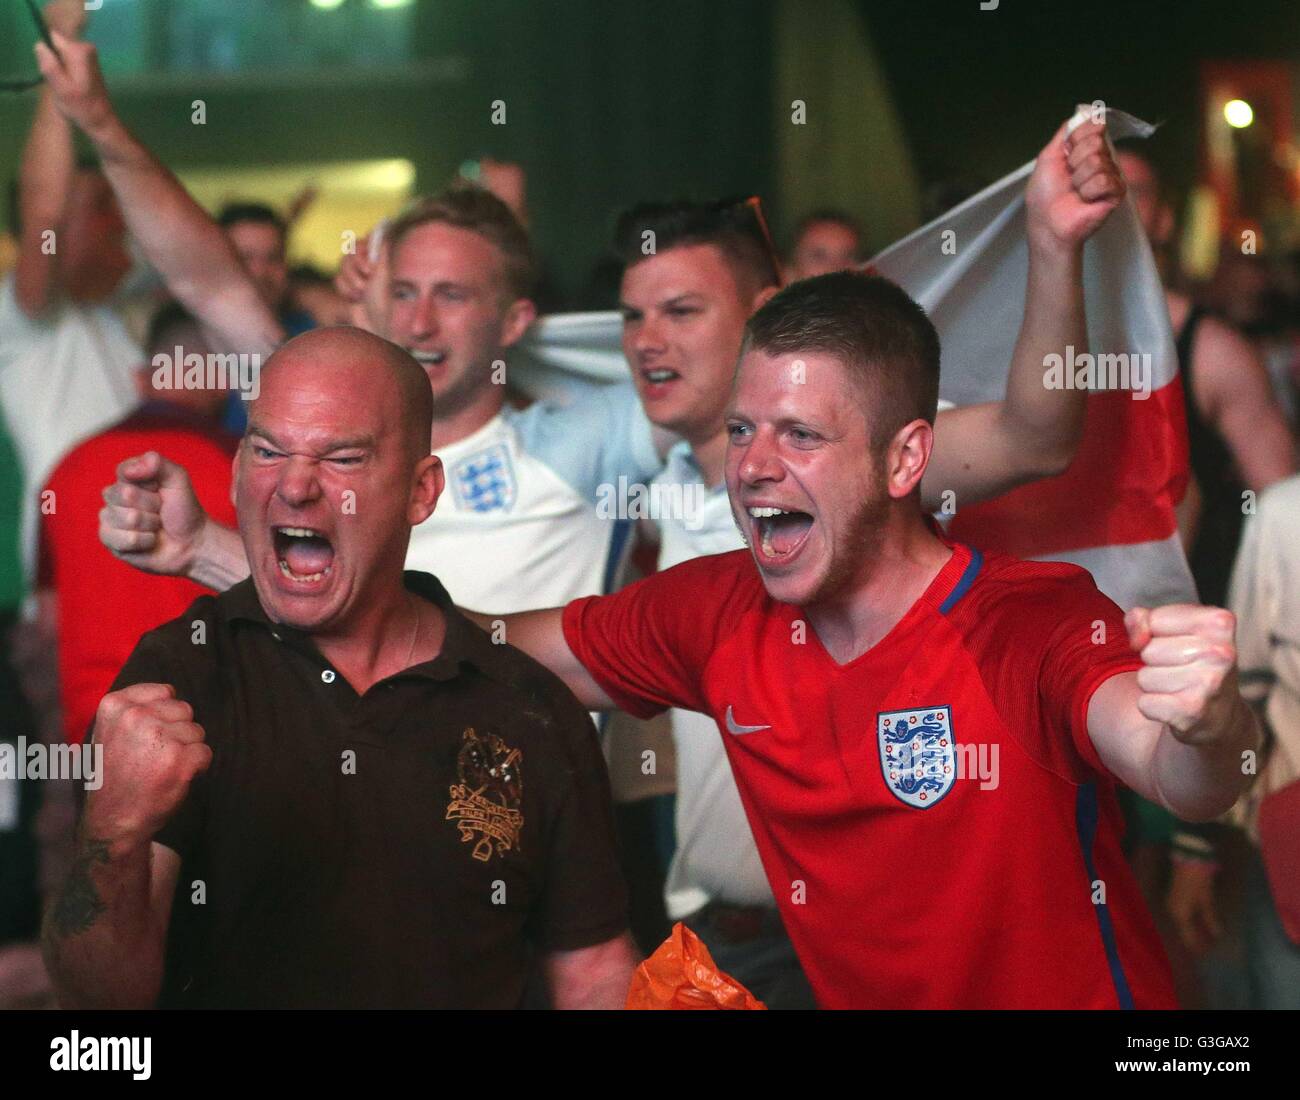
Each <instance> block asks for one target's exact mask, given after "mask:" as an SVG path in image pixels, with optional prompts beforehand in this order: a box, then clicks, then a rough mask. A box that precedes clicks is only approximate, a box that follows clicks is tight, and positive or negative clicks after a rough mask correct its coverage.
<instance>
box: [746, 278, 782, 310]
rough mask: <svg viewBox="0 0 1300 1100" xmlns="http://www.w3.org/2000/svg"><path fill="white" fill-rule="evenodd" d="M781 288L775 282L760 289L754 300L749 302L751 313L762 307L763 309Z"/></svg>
mask: <svg viewBox="0 0 1300 1100" xmlns="http://www.w3.org/2000/svg"><path fill="white" fill-rule="evenodd" d="M780 289H781V288H780V287H779V286H777V285H776V284H775V283H774V284H772V285H771V286H765V287H764V288H763V289H762V290H760V291H759V292H758V293H757V294H755V295H754V300H753V301H752V302H750V304H749V312H750V313H751V314H752V313H757V312H758V311H759V310H760V309H762V308H763V307H764V306H765V305H767V303H768V302H770V301H771V300H772V296H773V295H774V294H776V292H777V291H778V290H780Z"/></svg>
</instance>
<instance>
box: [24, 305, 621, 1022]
mask: <svg viewBox="0 0 1300 1100" xmlns="http://www.w3.org/2000/svg"><path fill="white" fill-rule="evenodd" d="M431 401H432V398H431V395H430V390H429V385H428V381H427V379H426V378H425V375H424V372H423V371H422V370H421V368H420V367H419V365H418V364H417V363H416V362H415V361H414V360H413V359H411V358H410V357H409V356H408V355H407V354H406V353H405V352H403V351H401V349H399V348H397V347H395V346H394V345H391V344H389V343H387V342H386V341H383V340H381V339H379V338H378V337H375V336H371V335H369V334H365V333H362V332H360V331H359V330H353V329H322V330H318V331H316V332H314V333H309V334H307V335H305V336H301V337H299V338H298V339H296V340H293V341H291V342H289V343H288V344H286V345H285V346H284V347H283V348H282V349H281V350H280V351H278V352H277V353H276V354H275V355H274V356H272V358H271V359H270V360H269V361H268V362H267V364H266V366H265V369H264V370H263V372H262V379H261V395H260V397H259V398H258V400H257V402H256V403H255V404H254V406H253V409H252V415H251V418H250V423H249V427H248V432H247V434H246V435H245V437H244V440H243V442H242V444H241V446H240V451H239V455H238V457H237V459H236V462H235V489H234V493H235V504H236V509H237V511H238V516H239V528H240V535H241V537H242V539H243V542H244V546H245V550H246V552H247V555H248V560H249V562H250V564H251V566H252V576H251V577H250V578H249V579H248V580H246V581H244V582H242V583H241V584H238V585H236V586H235V587H234V588H232V589H230V590H229V591H228V592H226V593H224V594H222V595H220V596H217V597H203V598H201V599H199V600H198V601H196V602H195V603H194V605H193V606H192V607H191V608H190V609H189V611H187V612H186V614H185V615H183V616H181V618H180V619H177V620H174V621H173V622H171V623H168V624H166V625H165V626H163V627H161V628H159V629H158V630H156V631H153V632H151V633H150V634H147V635H145V636H144V637H143V638H142V639H141V641H140V643H139V645H138V647H137V648H136V650H135V652H134V653H133V655H132V657H131V659H130V660H129V661H128V662H127V665H126V666H125V668H123V670H122V672H121V674H120V675H119V677H118V679H117V682H116V683H115V685H114V689H115V690H114V691H112V692H111V693H110V694H109V695H107V696H106V697H105V698H104V701H103V703H102V704H101V705H100V708H99V712H98V715H97V718H96V723H95V730H94V739H95V742H96V743H97V744H99V745H102V746H103V748H104V774H105V778H104V783H103V786H102V787H101V788H100V789H99V790H97V791H94V792H91V793H90V794H89V796H88V798H87V802H86V806H85V810H84V813H83V817H82V821H81V825H80V841H79V857H78V859H77V862H76V866H75V867H74V870H73V872H72V874H71V876H70V878H69V881H68V882H67V884H66V887H65V889H64V890H63V892H62V894H61V896H60V897H59V899H58V900H57V901H56V903H55V905H54V906H53V907H52V909H51V912H50V914H49V916H48V918H47V921H46V937H45V938H46V955H47V960H48V962H49V964H50V969H51V971H52V973H53V974H54V976H55V980H56V985H57V988H58V990H59V994H60V999H61V1001H62V1003H63V1004H64V1005H65V1006H122V1007H125V1006H149V1005H154V1004H160V1005H164V1006H177V1007H190V1006H194V1007H209V1006H294V1007H309V1006H310V1007H335V1006H338V1007H342V1006H349V1007H351V1006H362V1007H399V1006H401V1007H407V1006H427V1007H513V1006H517V1005H518V1004H519V1003H520V1001H521V999H522V997H523V992H524V984H525V981H526V978H527V975H528V974H529V972H530V970H531V969H532V968H533V967H534V965H535V964H536V962H537V961H538V960H540V962H541V965H542V970H543V972H544V973H545V974H546V977H547V980H548V984H549V986H550V991H551V997H552V1001H553V1003H554V1004H555V1005H556V1006H557V1007H583V1006H591V1007H616V1006H619V1005H621V1004H622V1003H623V999H624V997H625V995H626V992H627V986H628V981H629V979H630V977H631V973H632V968H633V966H634V963H635V956H634V954H633V949H632V947H631V945H630V941H629V939H628V937H627V934H626V916H625V899H624V896H623V887H622V882H621V880H620V877H619V872H618V866H617V862H616V859H615V854H614V843H613V839H612V829H611V824H610V807H609V799H608V790H607V781H606V776H605V771H604V763H603V760H602V758H601V755H600V750H599V747H598V745H597V742H596V738H595V731H594V729H593V728H592V726H591V722H590V719H589V718H588V716H587V715H586V713H585V712H584V711H583V710H582V709H581V707H579V705H578V704H577V702H576V701H575V700H574V698H573V696H572V695H571V694H569V692H568V691H567V690H566V689H565V688H564V687H563V685H562V684H561V683H560V682H559V680H557V679H556V678H555V677H554V676H552V675H551V674H550V673H549V672H547V671H546V670H545V669H543V668H542V667H541V666H540V665H538V664H536V663H534V662H533V661H532V660H530V659H529V658H527V657H525V656H524V655H523V654H521V653H519V652H518V651H516V650H514V649H512V648H510V647H509V646H504V645H494V644H493V643H492V641H491V640H490V639H489V637H488V636H487V635H486V634H484V633H483V632H482V631H481V630H480V629H479V628H478V627H476V626H474V625H473V624H471V623H470V622H469V621H468V620H466V619H465V618H464V617H462V616H461V615H460V614H459V613H458V612H457V611H456V610H455V609H454V607H453V606H452V602H451V599H450V598H449V597H448V595H447V593H446V592H445V591H444V590H443V588H442V586H441V585H440V584H439V583H438V582H437V580H435V579H434V578H433V577H431V576H429V575H428V574H423V573H415V572H408V573H405V574H404V573H403V568H402V566H403V560H404V558H405V555H406V547H407V542H408V540H409V536H410V530H411V527H412V526H414V525H415V524H418V523H421V522H422V521H423V520H425V519H426V518H427V517H428V516H429V515H430V514H431V513H432V511H433V509H434V507H435V505H436V503H437V500H438V495H439V493H440V492H441V490H442V487H443V475H442V469H441V465H440V464H439V462H438V460H437V458H436V457H433V456H431V455H430V454H429V434H430V424H431V417H432V407H431ZM484 552H485V553H490V552H491V547H490V546H485V547H484Z"/></svg>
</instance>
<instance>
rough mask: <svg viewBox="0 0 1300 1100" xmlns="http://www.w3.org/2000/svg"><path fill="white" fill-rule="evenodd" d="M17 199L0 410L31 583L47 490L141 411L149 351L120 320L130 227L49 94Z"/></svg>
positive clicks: (1, 325)
mask: <svg viewBox="0 0 1300 1100" xmlns="http://www.w3.org/2000/svg"><path fill="white" fill-rule="evenodd" d="M46 17H47V19H48V20H49V21H50V24H51V26H52V27H55V28H61V29H63V30H65V31H66V32H67V33H69V34H75V33H77V32H78V31H79V29H80V26H81V24H82V22H84V18H85V11H84V8H83V7H82V5H81V4H79V3H78V4H66V3H65V4H55V5H50V7H49V9H48V10H47V13H46ZM15 200H16V201H15V202H14V204H13V211H12V215H11V219H12V221H13V222H14V225H13V229H14V233H15V236H16V237H17V238H18V242H19V246H18V262H17V264H16V265H15V267H14V269H13V271H12V272H11V273H9V274H8V275H6V276H5V277H4V279H3V281H0V407H2V408H3V413H4V417H5V427H6V429H7V431H8V433H9V436H10V438H11V439H12V440H13V442H14V446H15V449H16V450H17V452H18V456H19V460H20V462H21V465H22V484H23V510H22V516H21V522H22V541H21V546H22V553H23V561H24V566H25V569H26V572H27V574H28V577H29V578H30V576H31V573H32V567H33V564H34V561H35V550H36V528H37V523H36V521H37V518H38V516H39V511H38V508H39V507H40V504H41V502H40V501H39V500H38V495H39V493H40V489H41V486H43V485H44V484H45V481H46V479H47V478H48V477H49V474H50V472H51V471H52V470H53V469H54V466H55V465H56V464H57V463H58V461H59V459H61V458H62V457H63V455H64V454H65V453H66V452H67V451H68V450H69V449H70V448H71V446H72V445H73V444H74V443H76V442H78V441H79V440H81V439H83V438H84V437H86V436H89V435H93V434H95V433H96V432H97V431H99V430H100V429H101V428H103V427H105V426H106V425H108V424H110V423H113V422H114V421H116V420H120V419H121V418H122V417H123V416H124V415H125V414H126V413H127V412H128V411H130V409H131V408H132V407H133V406H134V405H135V404H137V402H138V397H137V392H136V388H135V373H134V372H135V369H136V367H137V366H138V365H139V362H140V349H139V348H138V347H137V345H136V344H135V342H134V341H133V340H132V339H131V337H130V336H129V335H128V334H127V330H126V328H125V326H124V325H123V322H122V318H121V315H120V313H119V306H120V305H121V303H122V296H123V291H124V287H125V284H126V283H127V275H128V272H129V270H130V268H131V259H130V255H129V253H128V250H127V240H126V225H125V223H124V222H123V220H122V215H121V212H120V210H119V209H118V206H117V202H116V200H115V198H114V196H113V192H112V189H111V188H110V187H109V185H108V182H107V181H106V180H105V178H104V176H103V174H102V173H101V172H100V171H99V169H98V168H96V167H90V166H88V165H85V164H78V162H77V160H76V156H75V152H74V149H73V142H72V129H71V127H70V125H69V124H68V121H67V120H66V119H65V118H64V117H63V116H62V115H61V114H60V113H59V111H58V110H57V109H56V107H55V105H54V102H53V99H52V97H51V94H50V92H49V90H48V89H43V90H42V92H41V95H40V98H39V100H38V101H37V105H36V111H35V114H34V116H33V119H32V128H31V132H30V135H29V137H28V139H27V145H26V148H25V149H24V151H23V160H22V167H21V170H20V174H19V178H18V182H17V191H16V195H15ZM52 503H53V505H54V506H55V507H57V502H52ZM49 506H50V505H49V504H47V505H46V507H47V508H48V507H49Z"/></svg>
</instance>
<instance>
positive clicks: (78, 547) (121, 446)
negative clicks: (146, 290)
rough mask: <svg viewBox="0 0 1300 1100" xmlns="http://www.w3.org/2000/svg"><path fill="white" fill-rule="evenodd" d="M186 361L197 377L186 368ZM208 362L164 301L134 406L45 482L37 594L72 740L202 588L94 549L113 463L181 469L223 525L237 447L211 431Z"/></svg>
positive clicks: (217, 404) (187, 324) (219, 394)
mask: <svg viewBox="0 0 1300 1100" xmlns="http://www.w3.org/2000/svg"><path fill="white" fill-rule="evenodd" d="M196 364H199V365H202V366H203V367H204V375H205V376H204V377H202V378H200V377H199V375H198V373H197V372H195V371H194V370H193V367H194V366H195V365H196ZM215 365H218V361H217V358H214V357H213V356H212V354H211V352H210V349H209V348H208V346H207V344H206V343H205V342H204V338H203V334H202V332H201V331H200V329H199V325H198V322H197V321H195V320H194V318H193V317H191V316H190V315H189V314H188V313H187V312H186V311H185V310H184V309H183V308H182V307H181V306H178V305H175V304H174V303H173V304H168V305H166V306H164V307H163V308H162V310H161V311H159V313H158V314H157V316H156V317H155V318H154V321H153V324H152V325H151V327H150V333H149V339H148V347H147V358H146V360H145V362H144V364H143V365H141V366H140V368H139V371H138V374H137V378H138V380H139V386H140V391H141V394H142V396H143V398H144V404H143V405H141V407H140V408H139V409H137V410H136V411H135V412H133V413H132V414H131V415H129V416H127V417H126V418H125V419H123V420H121V421H119V422H118V423H116V424H114V425H112V426H111V427H109V428H107V429H105V430H104V431H102V432H100V433H99V434H98V435H94V436H92V437H91V438H89V439H87V440H85V441H84V442H82V443H80V444H78V445H77V446H76V447H75V448H73V450H72V451H71V452H70V453H69V454H68V455H67V457H66V458H64V460H63V461H62V462H61V463H60V464H59V466H58V468H57V469H56V470H55V471H54V474H53V475H52V476H51V478H50V480H49V483H48V485H47V486H46V489H47V496H48V497H49V499H51V500H52V501H53V502H54V504H55V508H54V510H52V511H50V512H49V513H47V514H46V515H44V516H43V517H42V530H41V560H40V574H39V582H38V583H39V592H38V599H39V600H40V602H41V605H42V609H43V613H44V614H49V615H51V616H52V618H53V621H55V622H56V623H57V629H56V637H57V639H58V654H59V688H60V698H61V700H62V703H63V707H62V710H63V727H64V735H65V737H66V738H67V740H68V741H70V742H72V743H74V744H75V743H80V742H81V741H82V739H83V738H84V737H85V735H86V731H87V730H88V729H89V728H90V725H91V723H92V722H93V720H94V716H95V708H96V707H98V706H99V701H100V699H101V698H103V696H104V693H105V692H106V691H108V689H109V685H110V684H112V682H113V677H115V676H116V675H117V673H118V671H119V670H120V669H121V667H122V666H123V665H124V664H125V663H126V660H127V658H128V657H130V655H131V651H132V650H133V649H134V648H135V645H136V642H137V641H139V639H140V636H141V635H142V634H144V633H146V632H148V631H150V630H152V629H153V628H154V627H156V626H159V625H161V624H162V623H165V622H167V621H169V620H170V619H174V618H176V616H178V615H180V614H181V613H182V612H183V611H184V610H185V608H187V607H188V606H189V605H190V604H191V603H192V602H193V601H194V600H196V599H197V598H198V597H199V596H201V595H202V594H203V593H204V589H203V588H201V587H200V586H199V585H197V584H195V583H194V582H193V581H190V580H186V579H185V578H183V577H166V578H163V577H151V576H148V575H147V574H145V573H142V572H140V571H139V570H137V569H133V568H132V567H131V566H129V565H126V564H125V563H123V562H120V561H118V560H117V559H116V558H115V557H113V555H112V554H110V553H109V552H108V551H107V550H105V549H104V548H103V547H102V546H101V545H100V544H99V510H100V507H101V505H102V503H103V501H102V499H101V496H100V490H101V488H102V487H103V486H104V485H105V484H107V483H108V482H109V481H111V480H112V479H113V478H114V477H116V476H117V466H118V463H120V462H122V461H123V460H124V459H127V458H129V457H131V456H132V455H137V454H139V453H140V452H142V451H157V452H159V453H160V454H162V455H164V456H165V457H166V458H168V459H170V460H172V461H173V462H178V463H180V464H181V465H183V466H184V467H185V468H186V469H187V470H188V471H189V475H190V481H191V483H192V484H193V486H194V491H195V493H196V494H197V495H198V499H199V501H200V503H201V504H202V505H203V507H204V508H205V509H206V510H207V511H208V513H209V514H210V515H212V516H213V517H215V518H217V519H218V520H219V521H220V522H222V523H231V524H233V523H234V518H235V517H234V508H233V506H232V504H231V502H230V470H231V465H230V464H231V461H232V460H233V458H234V456H235V449H236V446H237V445H238V442H239V440H238V437H237V436H234V435H231V434H230V433H228V432H226V431H224V430H223V429H222V426H221V414H222V410H223V409H224V407H225V405H226V401H227V399H228V398H229V396H230V393H231V390H230V388H229V387H228V386H226V385H223V384H222V380H221V379H220V378H218V377H216V374H215V372H212V373H211V374H210V373H209V372H208V370H207V368H208V367H209V366H215ZM185 369H188V370H189V371H190V375H189V378H188V379H187V381H190V382H194V381H197V382H200V383H202V384H201V385H199V386H196V387H194V388H191V387H190V386H188V385H186V386H184V388H177V387H176V385H175V383H176V382H177V381H180V380H182V379H185V375H184V373H183V371H184V370H185ZM210 383H214V384H211V385H209V384H210ZM237 399H238V398H237Z"/></svg>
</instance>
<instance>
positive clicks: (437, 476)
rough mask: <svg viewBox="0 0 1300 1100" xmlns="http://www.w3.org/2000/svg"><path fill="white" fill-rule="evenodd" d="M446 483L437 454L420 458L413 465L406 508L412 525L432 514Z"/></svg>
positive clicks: (414, 525) (417, 524) (416, 524)
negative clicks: (414, 465) (411, 483)
mask: <svg viewBox="0 0 1300 1100" xmlns="http://www.w3.org/2000/svg"><path fill="white" fill-rule="evenodd" d="M446 484H447V478H446V475H445V474H444V473H443V469H442V459H440V458H439V457H438V456H437V455H429V456H427V457H426V458H422V459H420V462H419V464H418V465H417V466H416V467H415V479H414V483H413V485H412V488H411V503H410V507H409V508H408V509H407V518H408V519H409V520H410V522H411V526H412V527H418V526H419V525H420V524H422V523H423V522H424V521H425V520H426V519H428V518H429V517H430V516H431V515H433V510H434V509H435V508H436V507H437V506H438V498H439V497H440V496H442V490H443V488H444V487H445V486H446Z"/></svg>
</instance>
